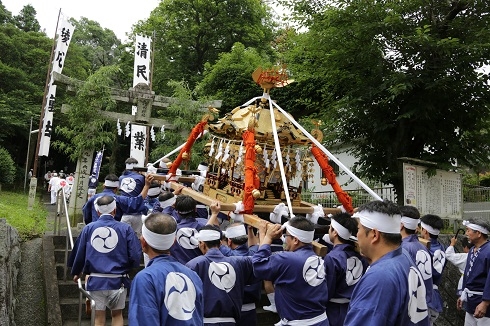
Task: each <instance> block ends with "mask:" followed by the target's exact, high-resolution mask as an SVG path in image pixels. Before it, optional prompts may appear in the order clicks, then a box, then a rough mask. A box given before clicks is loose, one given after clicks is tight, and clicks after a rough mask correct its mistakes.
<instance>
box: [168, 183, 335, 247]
mask: <svg viewBox="0 0 490 326" xmlns="http://www.w3.org/2000/svg"><path fill="white" fill-rule="evenodd" d="M170 186H171V187H172V189H174V190H177V189H180V188H181V187H182V185H180V184H178V183H176V182H171V183H170ZM181 193H182V194H183V195H187V196H191V197H192V198H194V199H195V200H196V201H198V202H200V203H202V204H204V205H207V206H209V205H211V204H212V203H213V202H214V201H215V199H212V198H210V197H208V196H206V195H204V194H203V193H200V192H198V191H195V190H193V189H190V188H187V187H184V188H183V189H182V192H181ZM263 206H264V207H266V205H263ZM267 207H268V206H267ZM255 208H257V206H255ZM221 209H222V210H223V211H234V210H235V205H234V204H226V203H221ZM273 209H274V207H272V209H269V210H268V211H269V212H272V210H273ZM254 211H255V209H254ZM243 221H244V223H245V224H248V225H251V226H253V227H254V228H259V226H260V225H261V224H263V223H270V222H268V221H266V220H263V219H261V218H260V217H258V216H257V215H253V214H243ZM312 245H313V251H314V252H315V254H317V255H318V256H320V257H325V255H326V254H327V247H326V246H324V245H322V244H320V243H318V242H315V241H313V242H312Z"/></svg>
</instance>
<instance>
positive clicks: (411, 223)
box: [402, 216, 420, 230]
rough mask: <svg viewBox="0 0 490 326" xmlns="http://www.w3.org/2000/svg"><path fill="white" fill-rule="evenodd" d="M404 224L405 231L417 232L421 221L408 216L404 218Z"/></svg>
mask: <svg viewBox="0 0 490 326" xmlns="http://www.w3.org/2000/svg"><path fill="white" fill-rule="evenodd" d="M402 223H403V226H404V227H405V229H409V230H417V226H418V225H419V223H420V219H416V218H411V217H408V216H402Z"/></svg>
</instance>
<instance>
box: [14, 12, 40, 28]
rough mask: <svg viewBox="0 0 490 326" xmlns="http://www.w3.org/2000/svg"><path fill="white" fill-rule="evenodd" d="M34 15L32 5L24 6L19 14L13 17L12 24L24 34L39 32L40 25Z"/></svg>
mask: <svg viewBox="0 0 490 326" xmlns="http://www.w3.org/2000/svg"><path fill="white" fill-rule="evenodd" d="M36 14H37V12H36V9H34V7H33V6H32V5H25V6H24V8H22V9H21V11H20V12H19V14H18V15H16V16H15V17H14V23H15V25H16V26H17V27H18V28H20V29H21V30H23V31H24V32H39V31H40V30H41V25H39V22H38V21H37V19H36Z"/></svg>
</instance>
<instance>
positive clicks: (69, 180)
mask: <svg viewBox="0 0 490 326" xmlns="http://www.w3.org/2000/svg"><path fill="white" fill-rule="evenodd" d="M31 171H32V169H31ZM31 171H30V172H29V173H30V176H29V178H30V177H31V176H32V172H31ZM44 182H45V183H46V189H47V191H48V193H49V194H50V196H51V197H50V199H51V201H50V204H51V205H56V203H57V200H58V191H59V190H60V189H63V192H64V193H65V198H66V200H67V201H69V200H70V195H71V191H72V189H73V183H74V182H75V177H74V174H73V173H65V172H64V171H63V170H60V172H59V173H58V172H56V170H53V171H52V172H51V171H48V172H46V174H45V175H44Z"/></svg>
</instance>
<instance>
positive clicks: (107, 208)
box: [94, 198, 116, 215]
mask: <svg viewBox="0 0 490 326" xmlns="http://www.w3.org/2000/svg"><path fill="white" fill-rule="evenodd" d="M94 206H95V210H96V211H97V212H99V213H100V214H101V215H103V214H110V213H111V212H112V211H113V210H115V209H116V199H115V198H114V200H113V201H112V202H111V203H110V204H108V205H99V204H97V200H96V201H95V202H94Z"/></svg>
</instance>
